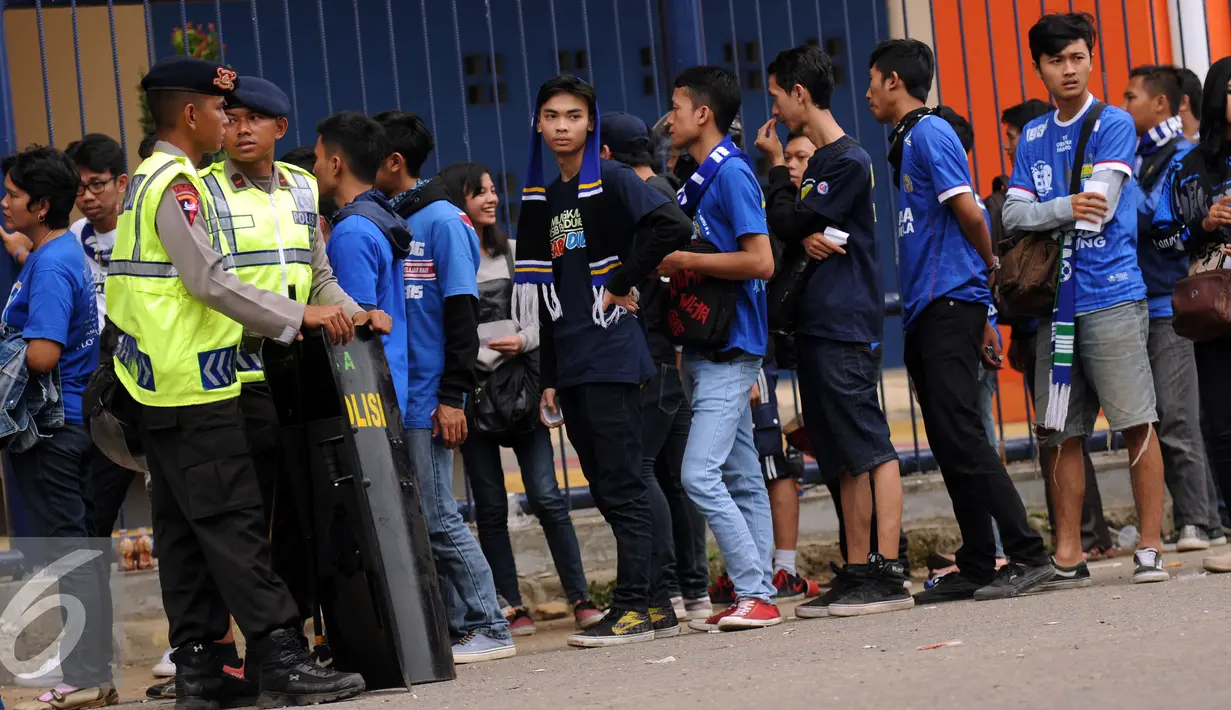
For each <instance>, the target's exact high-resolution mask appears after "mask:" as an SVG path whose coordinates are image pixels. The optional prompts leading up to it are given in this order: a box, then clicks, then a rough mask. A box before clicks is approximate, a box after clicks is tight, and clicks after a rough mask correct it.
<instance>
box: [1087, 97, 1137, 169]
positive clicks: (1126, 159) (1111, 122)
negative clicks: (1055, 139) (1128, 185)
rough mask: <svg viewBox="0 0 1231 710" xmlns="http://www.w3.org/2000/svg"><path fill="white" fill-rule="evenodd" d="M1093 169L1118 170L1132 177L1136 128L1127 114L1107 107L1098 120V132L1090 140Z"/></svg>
mask: <svg viewBox="0 0 1231 710" xmlns="http://www.w3.org/2000/svg"><path fill="white" fill-rule="evenodd" d="M1091 142H1092V143H1094V150H1093V151H1092V157H1093V161H1092V162H1093V169H1094V170H1095V171H1098V170H1118V171H1119V172H1122V173H1124V174H1125V175H1127V176H1128V177H1129V178H1132V177H1133V160H1134V158H1135V157H1136V153H1137V128H1136V127H1135V126H1134V124H1133V119H1132V117H1130V116H1129V115H1128V113H1127V112H1125V111H1123V110H1121V109H1118V108H1115V107H1114V106H1108V107H1107V108H1106V109H1104V110H1103V113H1102V115H1101V116H1099V120H1098V130H1096V131H1095V135H1094V136H1093V137H1092V138H1091Z"/></svg>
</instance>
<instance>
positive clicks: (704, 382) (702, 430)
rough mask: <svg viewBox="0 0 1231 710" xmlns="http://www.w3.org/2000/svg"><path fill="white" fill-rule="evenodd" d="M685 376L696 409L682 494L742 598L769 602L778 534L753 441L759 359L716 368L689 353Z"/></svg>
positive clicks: (743, 359) (741, 359)
mask: <svg viewBox="0 0 1231 710" xmlns="http://www.w3.org/2000/svg"><path fill="white" fill-rule="evenodd" d="M682 365H683V366H682V369H681V371H680V374H681V375H682V377H683V380H684V387H685V390H686V391H687V393H688V396H689V399H690V400H691V402H692V412H693V413H692V429H691V430H690V431H689V434H688V446H687V447H686V448H685V449H684V466H683V471H682V478H683V482H684V490H686V491H687V492H688V497H689V498H690V499H692V502H693V504H694V505H696V506H697V509H698V510H700V511H701V513H702V514H704V515H705V518H706V520H707V521H708V522H709V525H710V529H711V530H713V531H714V538H715V539H716V540H717V541H718V549H719V551H721V552H722V557H723V560H724V562H725V563H726V568H727V575H728V576H730V577H731V582H732V584H734V586H735V594H736V596H737V597H756V598H758V599H761V600H763V601H766V602H768V601H770V600H771V599H772V598H773V596H774V591H775V590H774V585H773V582H772V581H771V574H770V553H771V552H772V550H773V544H774V527H773V522H772V521H771V519H770V515H769V493H768V492H767V491H766V490H765V478H764V477H763V476H762V475H761V462H760V461H759V460H758V458H757V449H756V445H755V444H754V442H753V439H752V407H751V406H750V404H749V402H748V396H749V394H750V393H751V392H752V383H753V382H755V381H756V379H757V376H758V375H759V374H760V372H761V358H759V357H756V356H752V355H744V356H741V357H738V358H736V359H735V360H732V361H731V362H724V363H717V362H711V361H709V360H706V359H705V358H703V357H701V356H699V355H696V354H688V353H686V354H685V355H684V358H683V363H682Z"/></svg>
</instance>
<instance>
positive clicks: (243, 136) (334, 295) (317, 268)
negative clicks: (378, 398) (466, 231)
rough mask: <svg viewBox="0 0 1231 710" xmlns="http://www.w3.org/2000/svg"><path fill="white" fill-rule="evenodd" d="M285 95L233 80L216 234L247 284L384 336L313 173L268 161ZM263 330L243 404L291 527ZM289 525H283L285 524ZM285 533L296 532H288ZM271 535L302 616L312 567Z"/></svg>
mask: <svg viewBox="0 0 1231 710" xmlns="http://www.w3.org/2000/svg"><path fill="white" fill-rule="evenodd" d="M290 110H291V101H290V99H288V98H287V96H286V94H285V93H283V91H282V90H281V89H279V88H278V87H277V86H276V85H275V84H273V83H272V82H269V81H266V80H264V79H261V78H259V77H255V76H241V77H239V85H238V87H237V88H236V89H235V92H234V93H233V94H232V95H231V96H229V97H227V107H226V114H227V120H228V123H227V128H226V132H225V134H224V136H223V139H222V147H223V150H224V151H225V152H226V160H224V161H222V162H216V163H214V164H213V165H212V166H210V168H209V169H208V170H207V171H206V172H205V173H204V174H202V176H201V177H202V180H203V181H204V182H205V186H206V188H207V189H208V192H209V197H210V199H211V200H212V201H213V203H214V210H215V212H216V213H217V215H218V224H219V229H220V231H221V238H222V239H223V240H224V241H226V243H227V248H228V249H229V250H230V252H231V260H232V263H233V264H234V267H235V268H234V272H235V275H236V276H238V277H239V278H240V280H241V281H244V282H245V283H250V284H252V285H254V286H257V287H260V288H263V289H265V290H267V291H273V292H275V293H280V294H282V295H283V296H286V297H288V298H290V299H293V300H296V301H299V302H300V303H313V304H322V305H333V306H341V307H342V310H343V311H344V312H345V313H346V316H347V317H348V318H350V319H351V320H352V321H353V322H354V324H355V325H365V324H366V325H369V326H370V327H371V329H372V331H373V332H376V333H380V334H385V333H388V332H389V331H390V330H391V329H392V325H393V322H392V320H391V319H390V317H389V315H388V314H387V313H385V312H384V311H380V310H372V311H364V310H363V309H362V308H360V307H359V305H358V304H356V303H355V302H354V300H352V299H351V298H350V296H348V295H346V292H345V291H343V290H342V287H341V286H339V285H338V281H337V279H336V278H334V275H333V269H332V268H330V266H329V259H328V257H326V256H325V243H324V239H322V238H321V235H320V234H318V233H317V232H318V230H317V225H318V219H317V212H316V209H317V200H318V194H317V188H316V178H315V177H314V176H313V175H312V173H310V172H307V171H305V170H303V169H302V168H299V167H296V166H294V165H291V164H288V163H282V162H275V161H274V146H275V143H276V142H277V141H278V140H280V139H281V138H282V137H283V136H285V135H286V130H287V119H286V115H287V114H288V113H290ZM262 340H263V338H261V336H260V335H259V334H253V333H246V334H245V336H244V340H243V342H242V343H241V345H240V350H239V355H238V359H237V361H236V362H237V370H238V371H239V380H240V382H241V383H242V384H243V388H242V391H241V393H240V396H239V406H240V409H241V410H242V412H243V415H244V426H245V428H246V429H247V433H248V440H249V442H250V444H251V447H252V457H253V460H254V461H255V463H256V469H257V477H258V479H259V481H260V484H261V498H262V500H263V501H264V504H265V514H266V517H269V515H270V512H271V508H273V507H274V505H273V500H274V495H275V492H277V497H278V503H277V506H276V507H277V510H278V515H277V517H278V520H277V521H271V525H273V526H276V527H277V528H279V529H288V530H292V531H293V530H294V529H296V527H297V525H298V520H297V518H296V515H295V509H294V508H293V507H289V506H293V504H294V497H293V496H292V495H289V489H288V485H287V484H285V483H284V482H283V480H282V479H281V476H282V475H283V466H282V449H281V446H280V445H279V444H280V437H279V431H278V416H277V410H276V409H275V407H274V401H273V396H272V394H271V392H270V389H269V386H268V385H267V384H266V383H265V373H264V371H263V368H262V363H261V341H262ZM284 525H285V528H284ZM291 537H295V535H294V534H293V533H292V535H291ZM279 539H284V538H281V536H280V535H277V534H275V535H274V543H273V544H274V558H273V559H274V570H275V571H276V572H277V573H278V575H279V576H281V577H282V578H283V580H284V581H286V582H287V584H288V585H289V586H290V587H291V591H292V593H293V594H294V595H295V597H296V600H297V601H298V603H299V607H300V616H301V617H302V618H307V617H308V616H310V615H311V613H312V610H311V608H310V607H309V601H308V598H307V596H306V593H307V591H308V590H309V589H310V586H311V580H310V579H307V578H306V577H304V575H305V574H306V573H308V572H309V571H310V569H311V567H310V565H306V564H298V559H297V558H298V557H299V555H297V554H296V553H297V552H301V551H302V550H301V549H300V548H301V546H299V545H282V544H279Z"/></svg>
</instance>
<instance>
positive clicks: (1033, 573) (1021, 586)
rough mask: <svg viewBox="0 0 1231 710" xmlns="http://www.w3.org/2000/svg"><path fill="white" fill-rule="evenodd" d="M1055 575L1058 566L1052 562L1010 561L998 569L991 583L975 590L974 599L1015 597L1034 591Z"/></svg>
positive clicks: (988, 599)
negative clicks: (1031, 563)
mask: <svg viewBox="0 0 1231 710" xmlns="http://www.w3.org/2000/svg"><path fill="white" fill-rule="evenodd" d="M1054 576H1056V568H1055V566H1053V565H1052V563H1051V562H1048V563H1046V564H1041V565H1037V566H1033V567H1030V566H1026V565H1020V564H1018V563H1016V562H1010V563H1009V564H1007V565H1005V566H1004V567H1001V568H1000V569H999V570H997V571H996V578H995V579H993V580H992V583H991V584H989V585H987V586H986V587H983V588H981V589H978V590H976V591H975V595H974V599H975V601H980V602H982V601H990V600H993V599H1008V598H1010V597H1015V596H1017V595H1019V594H1025V593H1026V592H1029V591H1032V590H1033V589H1035V588H1036V587H1038V586H1039V585H1041V584H1043V583H1045V582H1047V581H1049V580H1051V578H1052V577H1054Z"/></svg>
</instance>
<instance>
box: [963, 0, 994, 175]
mask: <svg viewBox="0 0 1231 710" xmlns="http://www.w3.org/2000/svg"><path fill="white" fill-rule="evenodd" d="M964 15H965V13H964V12H962V0H957V32H958V36H959V37H961V39H962V58H963V59H964V60H965V62H966V67H965V71H963V72H962V79H963V80H964V81H965V82H966V120H967V121H970V125H971V126H972V127H973V126H974V124H975V117H974V110H975V109H974V100H973V99H972V97H971V95H970V56H969V55H968V54H967V53H966V20H965V17H964ZM989 41H990V38H989ZM994 61H995V60H993V62H994ZM995 85H996V78H995V76H993V77H992V86H995ZM997 134H999V131H997ZM970 154H971V155H972V156H974V164H975V172H974V181H975V195H978V194H979V186H980V185H982V184H983V181H982V180H980V179H979V151H978V149H977V148H976V147H975V146H974V145H971V146H970Z"/></svg>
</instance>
